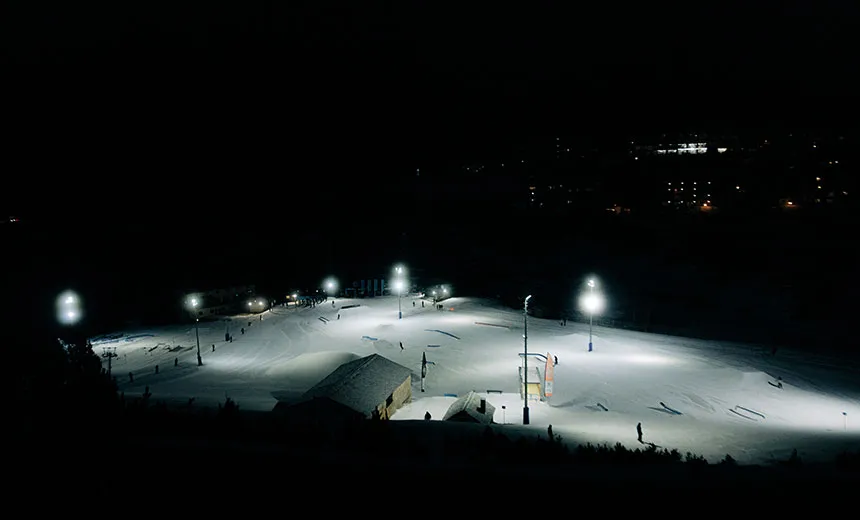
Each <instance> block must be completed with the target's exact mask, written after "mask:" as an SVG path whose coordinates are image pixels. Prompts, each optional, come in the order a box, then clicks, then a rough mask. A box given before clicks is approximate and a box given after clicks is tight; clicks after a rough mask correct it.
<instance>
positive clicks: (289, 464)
mask: <svg viewBox="0 0 860 520" xmlns="http://www.w3.org/2000/svg"><path fill="white" fill-rule="evenodd" d="M24 433H25V435H24V438H22V439H20V440H19V443H17V444H16V445H15V446H17V447H18V448H19V449H20V450H21V453H27V456H26V457H23V456H22V457H20V458H19V459H17V462H16V464H14V465H12V466H10V467H8V468H7V471H11V472H14V474H15V475H17V477H18V478H17V479H16V482H17V483H18V484H22V483H26V482H34V481H38V482H40V486H46V487H47V488H50V489H55V490H58V491H57V492H61V493H68V494H72V495H83V496H86V495H88V494H90V493H93V494H94V495H93V496H96V495H98V496H100V497H102V499H104V500H107V501H109V502H113V501H116V502H117V505H121V503H122V502H123V501H129V500H137V499H136V498H133V497H136V496H155V495H152V493H155V492H156V491H157V493H156V495H158V493H162V492H163V493H166V495H167V496H168V497H169V496H172V494H174V493H176V492H178V490H188V491H189V492H191V491H192V490H193V491H194V492H195V493H196V492H199V493H201V495H203V496H206V497H207V498H206V499H205V500H204V501H203V502H204V503H199V504H198V505H197V506H196V507H200V508H205V509H208V508H211V509H213V510H221V511H222V512H223V511H224V510H227V509H231V508H236V507H239V504H241V503H245V502H247V501H254V500H257V499H260V497H273V496H284V497H289V500H291V501H293V500H297V501H301V500H304V499H306V498H311V497H315V500H319V499H322V500H324V503H325V507H326V510H327V511H329V512H334V511H341V510H343V511H344V512H347V511H349V510H351V509H352V508H355V507H358V505H360V504H362V503H363V502H369V503H371V504H373V503H377V504H378V505H380V506H382V505H385V507H394V506H396V505H403V506H407V507H408V506H410V505H412V506H414V507H429V506H430V505H431V504H432V505H439V506H440V507H441V506H442V504H436V502H437V501H438V500H440V499H444V498H443V497H446V496H447V497H451V496H457V495H458V494H461V493H466V494H467V495H470V496H474V499H475V500H477V501H478V502H487V501H490V502H492V503H497V504H506V503H509V502H510V501H511V500H512V497H513V496H514V495H515V494H520V493H522V494H524V495H523V496H524V498H525V499H526V500H528V501H532V500H533V501H535V504H539V503H540V502H541V501H543V500H544V499H546V498H548V499H550V500H551V501H552V502H553V507H558V508H561V509H567V508H568V507H575V504H576V503H578V501H579V500H586V501H587V502H588V503H591V502H592V501H600V502H604V503H606V504H611V505H612V507H613V509H614V510H619V511H626V510H628V509H629V510H631V511H633V510H636V509H637V508H641V507H644V506H643V504H644V503H641V502H637V501H632V500H631V501H628V500H622V501H619V500H617V498H618V497H625V498H630V499H633V498H634V497H636V498H637V499H638V498H642V499H644V500H649V501H654V500H656V501H658V502H661V503H664V504H669V503H671V502H673V501H675V502H677V501H687V500H694V499H696V500H699V499H701V500H715V501H718V502H719V501H725V500H730V501H732V502H738V503H744V502H748V503H749V504H751V505H754V504H759V506H761V505H762V504H767V509H769V510H770V511H774V510H775V511H783V510H785V511H789V510H790V508H791V507H794V506H793V505H792V504H794V505H796V504H797V503H799V502H798V501H800V502H806V501H809V502H815V501H816V500H819V497H821V496H825V495H827V496H834V494H841V493H843V492H845V491H848V490H849V489H851V488H852V487H856V485H857V484H858V482H860V480H858V475H860V473H858V471H860V470H858V463H857V457H856V455H854V456H853V458H852V457H849V456H846V457H844V458H842V459H840V461H838V463H834V464H829V465H815V466H812V465H807V464H804V463H803V461H801V460H798V459H795V460H789V461H785V463H783V464H780V465H778V466H774V467H739V466H737V465H735V464H734V463H733V462H732V461H731V460H729V461H723V462H722V463H720V464H708V463H707V462H705V461H704V460H703V459H701V458H699V457H696V456H695V455H693V454H679V453H677V452H665V451H663V452H661V451H657V450H646V451H640V450H636V451H629V450H626V449H624V448H622V447H620V446H619V447H607V446H598V447H595V446H585V447H580V448H578V449H575V450H569V449H567V448H565V447H564V446H563V444H562V443H560V442H558V439H556V440H555V441H549V440H548V436H547V435H546V433H544V434H543V435H541V436H537V435H536V436H535V438H534V439H531V440H529V439H518V440H511V439H509V438H508V437H506V436H505V435H503V434H502V433H500V428H499V427H498V426H491V427H486V426H481V425H476V424H463V423H450V422H441V421H430V422H424V421H360V422H355V423H340V424H337V425H335V424H326V423H317V424H314V425H311V424H308V423H296V422H290V421H288V420H287V419H285V418H283V417H281V416H278V415H275V414H273V413H262V414H261V413H245V412H239V411H238V410H237V409H235V408H233V407H232V406H229V405H228V406H225V407H224V408H222V409H221V410H219V411H217V412H206V411H203V410H192V409H188V410H185V411H168V410H166V409H163V408H160V407H158V406H154V407H148V408H141V407H139V406H135V407H126V408H125V409H124V410H123V411H121V412H120V413H119V414H116V415H114V416H112V417H110V418H104V417H103V418H101V419H95V418H92V417H90V418H86V417H80V418H79V420H75V419H74V418H73V417H69V416H66V417H64V418H62V419H61V418H60V417H53V418H46V419H41V420H39V421H37V422H31V423H29V427H28V430H25V431H24ZM545 493H548V495H547V496H546V497H544V498H540V497H541V496H542V495H544V494H545ZM822 493H824V494H825V495H822ZM571 494H574V495H575V497H574V496H572V495H571ZM326 497H328V498H326ZM529 497H531V498H529ZM786 497H792V500H791V501H786V500H785V498H786ZM574 498H576V500H574ZM152 500H155V498H152ZM444 500H447V499H444ZM566 500H572V502H571V503H570V505H569V506H564V505H562V504H563V502H564V501H566ZM219 501H223V503H222V502H219ZM606 501H609V502H606ZM296 503H297V504H298V503H299V502H296ZM219 504H220V505H219ZM421 504H424V505H423V506H422V505H421ZM582 505H585V504H582ZM825 505H826V504H825ZM500 507H501V506H500ZM482 509H483V506H482ZM440 512H441V511H440Z"/></svg>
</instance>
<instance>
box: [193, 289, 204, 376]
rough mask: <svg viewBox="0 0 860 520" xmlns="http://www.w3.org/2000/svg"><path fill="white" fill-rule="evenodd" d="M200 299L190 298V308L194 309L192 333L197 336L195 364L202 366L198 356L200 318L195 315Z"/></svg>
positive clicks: (201, 360)
mask: <svg viewBox="0 0 860 520" xmlns="http://www.w3.org/2000/svg"><path fill="white" fill-rule="evenodd" d="M198 305H200V300H198V299H197V298H191V308H192V309H194V335H195V336H196V337H197V366H198V367H201V366H203V358H202V357H200V318H198V317H197V306H198Z"/></svg>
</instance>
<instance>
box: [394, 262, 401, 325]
mask: <svg viewBox="0 0 860 520" xmlns="http://www.w3.org/2000/svg"><path fill="white" fill-rule="evenodd" d="M398 269H399V268H398ZM394 288H395V289H397V319H398V320H402V319H403V307H402V306H401V304H400V302H401V299H402V297H403V280H397V281H396V282H394Z"/></svg>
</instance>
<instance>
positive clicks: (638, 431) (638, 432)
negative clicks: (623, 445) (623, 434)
mask: <svg viewBox="0 0 860 520" xmlns="http://www.w3.org/2000/svg"><path fill="white" fill-rule="evenodd" d="M636 435H637V437H638V438H639V442H642V423H639V424H637V425H636Z"/></svg>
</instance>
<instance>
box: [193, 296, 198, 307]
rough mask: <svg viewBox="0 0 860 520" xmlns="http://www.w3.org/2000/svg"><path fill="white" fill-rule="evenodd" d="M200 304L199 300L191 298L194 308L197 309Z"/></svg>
mask: <svg viewBox="0 0 860 520" xmlns="http://www.w3.org/2000/svg"><path fill="white" fill-rule="evenodd" d="M198 303H199V302H198V301H197V298H191V306H192V307H197V304H198Z"/></svg>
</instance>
